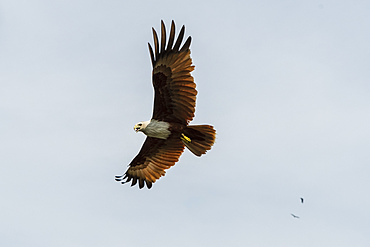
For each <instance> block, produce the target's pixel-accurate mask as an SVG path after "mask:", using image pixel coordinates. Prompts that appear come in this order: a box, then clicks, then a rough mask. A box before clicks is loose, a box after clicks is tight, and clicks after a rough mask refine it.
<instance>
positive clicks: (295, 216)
mask: <svg viewBox="0 0 370 247" xmlns="http://www.w3.org/2000/svg"><path fill="white" fill-rule="evenodd" d="M290 215H291V216H293V217H294V218H297V219H299V216H297V215H294V214H290Z"/></svg>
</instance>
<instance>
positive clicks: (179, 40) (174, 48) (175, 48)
mask: <svg viewBox="0 0 370 247" xmlns="http://www.w3.org/2000/svg"><path fill="white" fill-rule="evenodd" d="M184 33H185V26H182V28H181V30H180V33H179V37H178V38H177V40H176V44H175V46H174V47H173V50H175V51H178V50H179V48H180V45H181V42H182V39H183V38H184Z"/></svg>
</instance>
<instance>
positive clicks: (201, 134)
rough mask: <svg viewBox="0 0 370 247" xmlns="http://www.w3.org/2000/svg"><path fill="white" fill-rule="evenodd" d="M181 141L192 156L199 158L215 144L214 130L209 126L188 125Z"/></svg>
mask: <svg viewBox="0 0 370 247" xmlns="http://www.w3.org/2000/svg"><path fill="white" fill-rule="evenodd" d="M181 139H182V142H183V143H184V144H185V146H186V147H187V148H188V149H189V150H190V151H191V152H192V153H193V154H195V155H196V156H201V155H202V154H205V153H206V152H207V151H208V150H210V149H211V147H212V145H213V144H214V143H215V139H216V130H215V129H214V128H213V126H211V125H189V126H188V127H187V128H186V129H185V130H184V133H183V135H182V137H181Z"/></svg>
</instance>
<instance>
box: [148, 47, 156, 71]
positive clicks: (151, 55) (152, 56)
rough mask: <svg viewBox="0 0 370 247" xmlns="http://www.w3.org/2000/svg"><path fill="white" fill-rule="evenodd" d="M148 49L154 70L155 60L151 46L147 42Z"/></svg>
mask: <svg viewBox="0 0 370 247" xmlns="http://www.w3.org/2000/svg"><path fill="white" fill-rule="evenodd" d="M148 47H149V52H150V59H151V60H152V65H153V68H154V64H155V58H154V53H153V48H152V46H151V45H150V43H149V42H148Z"/></svg>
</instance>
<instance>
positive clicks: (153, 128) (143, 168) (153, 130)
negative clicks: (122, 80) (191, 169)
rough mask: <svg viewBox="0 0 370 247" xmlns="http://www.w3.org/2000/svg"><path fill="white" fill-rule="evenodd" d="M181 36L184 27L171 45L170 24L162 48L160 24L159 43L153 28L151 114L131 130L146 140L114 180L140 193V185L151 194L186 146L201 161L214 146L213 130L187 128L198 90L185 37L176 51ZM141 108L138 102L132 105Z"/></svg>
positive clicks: (207, 128) (173, 25) (210, 128)
mask: <svg viewBox="0 0 370 247" xmlns="http://www.w3.org/2000/svg"><path fill="white" fill-rule="evenodd" d="M184 33H185V26H182V28H181V30H180V33H179V35H178V38H177V41H176V43H175V45H173V44H174V41H175V23H174V21H172V23H171V30H170V35H169V39H168V42H167V43H166V27H165V25H164V23H163V21H162V22H161V42H160V44H159V41H158V36H157V33H156V31H155V30H154V28H153V38H154V51H153V49H152V46H151V45H150V44H148V46H149V52H150V57H151V60H152V65H153V72H152V82H153V87H154V107H153V115H152V118H151V120H149V121H143V122H139V123H137V124H136V125H135V126H134V130H135V131H136V132H138V131H141V132H143V133H144V134H145V135H147V138H146V140H145V142H144V144H143V146H142V148H141V150H140V152H139V153H138V155H137V156H136V157H135V158H134V159H133V160H132V161H131V163H130V164H129V168H128V170H127V171H126V173H125V174H123V175H121V176H116V180H117V181H120V182H121V183H127V182H129V181H132V183H131V186H134V185H135V184H136V183H137V182H138V181H139V188H140V189H141V188H143V187H144V184H146V186H147V187H148V188H149V189H150V188H151V187H152V184H153V183H154V182H155V181H156V180H157V179H159V178H160V177H161V176H164V175H165V173H166V172H165V170H166V169H168V168H170V167H171V166H173V165H175V163H176V162H177V161H178V160H179V157H180V155H181V154H182V152H183V151H184V148H185V147H187V148H188V149H189V150H190V151H191V152H192V153H193V154H195V155H196V156H201V155H202V154H205V153H206V152H207V151H208V150H210V149H211V147H212V146H213V144H214V142H215V137H216V131H215V129H214V128H213V126H211V125H188V124H189V122H190V121H191V120H193V118H194V112H195V100H196V95H197V90H196V89H195V86H196V85H195V83H194V78H193V77H192V76H191V74H190V72H192V71H193V70H194V66H193V65H192V60H191V58H190V49H189V47H190V43H191V37H190V36H189V37H188V38H187V40H186V41H185V43H184V44H183V46H182V47H181V48H180V46H181V43H182V40H183V38H184ZM136 85H137V84H136ZM137 86H138V85H137ZM140 103H141V102H140V99H138V102H134V105H135V104H140ZM125 179H126V181H124V180H125Z"/></svg>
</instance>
